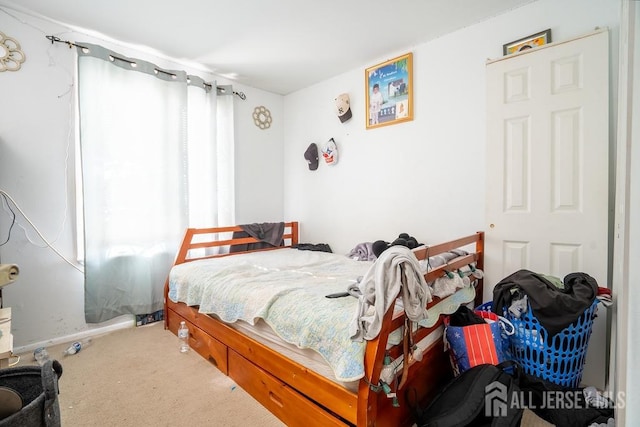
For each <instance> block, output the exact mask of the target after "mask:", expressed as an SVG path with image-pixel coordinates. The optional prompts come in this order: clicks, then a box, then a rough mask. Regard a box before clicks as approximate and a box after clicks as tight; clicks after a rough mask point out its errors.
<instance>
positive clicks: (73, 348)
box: [62, 338, 91, 356]
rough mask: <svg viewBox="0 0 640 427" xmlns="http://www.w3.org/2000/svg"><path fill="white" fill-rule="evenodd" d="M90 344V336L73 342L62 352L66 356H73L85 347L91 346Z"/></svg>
mask: <svg viewBox="0 0 640 427" xmlns="http://www.w3.org/2000/svg"><path fill="white" fill-rule="evenodd" d="M89 345H91V339H90V338H89V339H86V340H82V341H76V342H74V343H72V344H71V345H70V346H69V348H67V349H66V350H65V351H64V352H63V353H62V354H63V355H64V356H71V355H72V354H76V353H78V352H79V351H80V350H82V349H83V348H86V347H89Z"/></svg>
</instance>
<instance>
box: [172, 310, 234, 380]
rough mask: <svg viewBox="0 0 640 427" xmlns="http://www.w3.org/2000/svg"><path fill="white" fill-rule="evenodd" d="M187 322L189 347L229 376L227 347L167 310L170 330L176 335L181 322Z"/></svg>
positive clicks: (187, 321)
mask: <svg viewBox="0 0 640 427" xmlns="http://www.w3.org/2000/svg"><path fill="white" fill-rule="evenodd" d="M183 320H184V321H185V322H186V324H187V326H188V327H189V346H190V347H191V348H192V349H193V350H195V351H196V352H198V354H200V355H201V356H202V357H204V358H205V359H206V360H208V361H209V362H211V363H213V364H214V365H216V367H217V368H218V369H220V371H222V373H223V374H225V375H229V365H228V361H227V346H226V345H224V344H222V343H221V342H220V341H218V340H217V339H215V338H213V337H212V336H211V335H209V334H207V333H206V332H205V331H203V330H202V329H200V328H198V327H197V326H196V325H194V324H193V323H191V322H190V321H189V320H187V319H185V318H183V317H182V316H180V315H179V314H178V313H176V312H175V311H173V310H171V309H168V310H167V324H168V327H169V330H170V331H171V332H173V333H174V334H176V335H177V334H178V327H179V326H180V322H181V321H183Z"/></svg>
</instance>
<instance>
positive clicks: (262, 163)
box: [0, 7, 284, 351]
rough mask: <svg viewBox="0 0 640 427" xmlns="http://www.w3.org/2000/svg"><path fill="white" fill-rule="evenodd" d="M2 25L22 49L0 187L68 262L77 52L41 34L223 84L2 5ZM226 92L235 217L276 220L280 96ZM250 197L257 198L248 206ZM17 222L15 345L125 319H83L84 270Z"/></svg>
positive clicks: (5, 130) (6, 94)
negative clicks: (263, 118) (231, 122)
mask: <svg viewBox="0 0 640 427" xmlns="http://www.w3.org/2000/svg"><path fill="white" fill-rule="evenodd" d="M0 28H1V30H2V32H3V33H4V34H5V35H6V36H7V37H12V38H15V39H16V40H17V41H18V42H19V43H20V45H21V47H22V50H23V51H24V52H25V55H26V61H25V62H24V64H22V68H21V69H20V70H19V71H17V72H3V73H0V93H1V94H2V102H1V103H0V117H2V119H1V120H0V189H2V190H4V191H6V192H8V193H9V194H10V195H11V197H13V198H14V199H15V201H16V202H17V203H18V204H19V205H20V207H21V208H22V209H23V210H24V212H25V214H26V215H27V216H28V217H29V219H30V220H32V221H33V223H34V224H35V226H36V227H37V228H38V229H39V230H40V231H41V232H42V234H43V235H44V236H45V237H46V238H47V239H49V240H51V241H52V242H53V245H54V247H55V248H56V249H57V250H58V251H60V252H61V253H62V254H63V255H64V256H65V257H67V258H68V259H70V260H74V259H75V256H76V247H75V228H74V227H75V214H74V209H75V207H74V188H75V184H74V144H75V139H74V132H73V126H74V121H75V117H74V116H73V105H72V96H71V90H70V89H71V85H73V84H74V67H75V58H74V54H73V50H71V49H69V48H68V47H67V46H66V45H64V44H59V43H56V44H53V45H52V44H51V43H50V42H49V41H48V40H47V39H45V35H49V34H54V35H56V36H58V37H60V38H61V39H63V40H72V41H77V42H82V41H85V42H89V43H96V44H101V45H103V46H105V47H108V48H111V49H113V50H115V51H117V52H120V53H122V54H123V55H126V56H130V57H134V58H141V59H145V60H148V61H151V62H154V63H156V64H157V65H159V66H161V67H163V68H167V69H183V70H187V71H188V72H189V73H192V74H196V75H200V76H202V77H204V78H205V79H207V80H209V81H210V80H214V79H215V80H217V81H218V83H220V84H228V83H229V81H226V80H224V79H222V78H219V77H218V78H216V76H213V75H211V74H208V73H206V72H203V71H201V70H199V69H196V68H194V67H193V66H192V65H185V64H180V63H178V62H176V61H171V60H169V59H167V58H162V57H159V56H157V55H154V54H152V53H150V52H149V51H148V50H146V49H145V50H144V51H143V49H142V48H140V49H138V48H132V47H131V46H125V45H123V44H121V43H117V42H114V41H106V40H101V39H100V38H96V37H93V36H89V35H86V34H81V33H72V32H70V31H68V30H67V29H65V28H63V27H61V26H60V25H57V24H53V23H51V22H49V21H46V20H43V19H39V18H35V17H32V16H29V15H26V14H23V13H19V12H17V11H14V10H12V9H8V8H5V7H3V8H2V9H1V10H0ZM234 89H235V90H237V91H242V92H244V93H245V94H246V96H247V99H246V101H242V100H240V99H239V98H237V97H235V101H234V102H235V115H236V120H237V121H236V123H237V125H236V129H235V134H236V165H235V174H236V199H237V206H236V217H237V218H238V220H239V221H240V220H242V221H247V222H249V221H254V220H258V219H261V218H263V217H268V218H282V217H283V196H282V171H283V169H284V167H283V160H282V156H281V153H282V151H283V145H282V144H283V143H282V140H283V126H282V123H283V100H282V96H280V95H275V94H271V93H268V92H265V91H261V90H257V89H254V88H251V87H246V86H242V85H234ZM258 105H264V106H266V107H267V108H269V109H270V111H271V113H272V116H273V120H274V122H273V125H272V127H271V128H270V129H268V130H260V129H258V128H257V127H256V126H254V125H253V119H252V116H251V115H252V113H253V108H254V107H255V106H258ZM257 171H260V174H259V175H258V174H257V173H256V172H257ZM254 200H259V201H260V204H259V205H254V204H252V201H254ZM18 222H19V225H17V226H15V227H14V228H13V230H12V232H11V240H10V241H9V243H8V244H6V245H5V246H1V247H0V260H1V261H2V262H3V263H15V264H18V265H19V267H20V277H19V280H18V281H17V282H16V283H13V284H11V285H9V286H7V287H5V288H4V290H3V296H4V306H9V307H12V312H13V322H12V331H13V334H14V346H15V349H16V351H20V350H21V349H22V350H27V349H32V348H34V347H36V346H37V345H40V344H49V343H56V342H61V341H65V340H68V339H75V338H76V337H78V338H79V337H81V336H83V335H87V334H90V333H95V332H96V328H99V330H100V331H103V330H105V328H107V329H109V328H117V327H122V326H124V325H126V326H129V325H132V324H133V322H132V318H131V317H128V316H127V317H121V318H118V319H115V320H114V321H110V322H106V323H105V324H101V325H88V324H86V323H85V321H84V289H83V275H82V273H80V272H79V271H77V270H75V269H74V268H73V267H72V266H70V265H69V264H67V263H66V262H65V261H63V260H62V259H61V258H60V257H58V256H57V255H56V254H55V253H54V252H53V251H52V250H51V249H48V248H45V247H43V246H44V244H43V243H42V241H41V240H40V239H39V238H38V237H37V235H36V233H35V231H34V229H33V227H32V226H30V225H29V224H28V223H27V221H26V220H25V218H24V217H22V215H20V214H19V213H18ZM10 224H11V216H10V213H9V211H8V210H7V209H0V243H1V242H3V241H4V240H5V239H6V236H7V232H8V229H9V226H10ZM32 242H33V243H32ZM122 322H126V324H123V323H122Z"/></svg>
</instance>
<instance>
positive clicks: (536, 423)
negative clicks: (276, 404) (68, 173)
mask: <svg viewBox="0 0 640 427" xmlns="http://www.w3.org/2000/svg"><path fill="white" fill-rule="evenodd" d="M67 346H68V345H67V344H64V345H57V346H53V347H49V348H48V349H47V350H48V352H49V355H50V357H51V358H52V359H57V360H58V361H60V363H61V364H62V368H63V373H62V377H61V378H60V380H59V387H60V395H59V403H60V412H61V418H62V425H63V426H64V427H76V426H77V427H92V426H95V427H129V426H132V427H133V426H135V427H147V426H154V427H160V426H172V427H182V426H189V427H200V426H207V427H222V426H224V427H248V426H256V427H258V426H259V427H281V426H283V425H284V424H283V423H282V422H280V420H278V419H277V418H276V417H275V416H274V415H272V414H271V413H270V412H269V411H267V410H266V409H264V408H263V407H262V406H261V405H260V404H259V403H258V402H257V401H256V400H254V399H253V398H252V397H251V396H250V395H249V394H247V393H246V392H245V391H244V390H242V389H241V388H240V387H239V386H236V384H235V383H234V382H233V381H232V380H231V379H230V378H229V377H227V376H225V375H223V374H222V373H221V372H220V371H218V369H217V368H215V367H214V366H213V365H212V364H210V363H209V362H208V361H206V360H204V359H203V358H202V357H200V356H199V355H198V354H197V353H195V352H194V351H190V352H189V353H186V354H182V353H180V352H179V351H178V338H177V337H176V336H175V335H173V334H172V333H171V332H169V331H167V330H165V329H164V327H163V325H162V323H161V322H158V323H152V324H149V325H146V326H142V327H138V328H128V329H123V330H119V331H115V332H112V333H109V334H106V335H103V336H99V337H95V338H93V339H92V341H91V344H90V345H89V346H87V347H86V348H83V349H82V350H81V351H80V352H79V353H77V354H75V355H72V356H63V351H64V349H65V348H67ZM35 364H36V361H35V359H34V357H33V354H31V353H29V354H22V355H20V361H19V362H18V364H17V366H24V365H35ZM522 426H526V427H545V426H551V424H548V423H546V422H545V421H543V420H542V419H540V418H538V417H537V416H536V415H535V414H533V412H530V411H525V413H524V417H523V421H522Z"/></svg>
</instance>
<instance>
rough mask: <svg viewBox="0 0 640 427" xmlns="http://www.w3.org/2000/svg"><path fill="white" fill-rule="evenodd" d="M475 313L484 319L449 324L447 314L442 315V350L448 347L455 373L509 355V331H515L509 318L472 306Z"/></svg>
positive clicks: (496, 362)
mask: <svg viewBox="0 0 640 427" xmlns="http://www.w3.org/2000/svg"><path fill="white" fill-rule="evenodd" d="M474 314H476V315H477V316H479V317H481V318H483V319H484V320H485V323H480V324H473V325H466V326H452V325H451V324H450V316H446V317H445V319H444V324H445V332H444V336H445V340H444V341H445V350H449V358H450V360H451V366H452V368H453V373H454V375H455V376H458V375H460V374H461V373H462V372H464V371H466V370H468V369H470V368H473V367H474V366H478V365H482V364H487V363H488V364H491V365H498V364H499V363H502V362H505V361H507V360H510V359H511V357H510V352H509V335H512V334H513V332H514V329H513V325H512V324H511V322H509V321H508V320H507V319H505V318H504V317H501V316H498V315H497V314H495V313H493V312H489V311H484V310H475V311H474Z"/></svg>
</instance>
